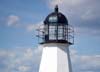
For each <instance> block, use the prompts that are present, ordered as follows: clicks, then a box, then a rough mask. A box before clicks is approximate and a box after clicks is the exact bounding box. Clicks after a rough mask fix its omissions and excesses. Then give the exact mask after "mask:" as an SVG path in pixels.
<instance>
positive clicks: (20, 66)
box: [0, 47, 100, 72]
mask: <svg viewBox="0 0 100 72" xmlns="http://www.w3.org/2000/svg"><path fill="white" fill-rule="evenodd" d="M41 55H42V48H41V47H37V48H23V47H17V48H14V49H12V50H0V71H3V72H38V70H39V64H40V60H41ZM70 56H71V60H72V67H73V72H76V71H77V72H99V71H100V55H79V54H78V52H77V50H75V49H74V48H70Z"/></svg>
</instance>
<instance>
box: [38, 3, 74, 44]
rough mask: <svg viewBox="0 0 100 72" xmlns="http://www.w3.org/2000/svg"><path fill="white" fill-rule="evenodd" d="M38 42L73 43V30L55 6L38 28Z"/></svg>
mask: <svg viewBox="0 0 100 72" xmlns="http://www.w3.org/2000/svg"><path fill="white" fill-rule="evenodd" d="M37 31H38V35H37V36H38V37H39V40H40V44H44V43H68V44H73V43H74V39H73V38H74V35H73V33H74V30H73V28H72V27H71V26H70V25H69V24H68V20H67V18H66V17H65V16H64V15H63V14H62V13H60V12H59V9H58V6H57V5H56V6H55V9H54V12H52V13H50V14H49V15H48V16H47V17H46V19H45V20H44V24H42V26H40V27H39V28H38V29H37Z"/></svg>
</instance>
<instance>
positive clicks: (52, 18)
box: [44, 6, 68, 24]
mask: <svg viewBox="0 0 100 72" xmlns="http://www.w3.org/2000/svg"><path fill="white" fill-rule="evenodd" d="M50 23H59V24H68V20H67V18H66V17H65V16H64V15H63V14H62V13H60V12H58V6H56V7H55V12H52V13H50V14H49V15H48V16H47V17H46V19H45V21H44V24H50Z"/></svg>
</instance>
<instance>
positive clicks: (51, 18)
mask: <svg viewBox="0 0 100 72" xmlns="http://www.w3.org/2000/svg"><path fill="white" fill-rule="evenodd" d="M49 22H57V16H51V17H50V18H49Z"/></svg>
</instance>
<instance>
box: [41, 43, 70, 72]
mask: <svg viewBox="0 0 100 72" xmlns="http://www.w3.org/2000/svg"><path fill="white" fill-rule="evenodd" d="M68 47H69V45H67V44H58V43H52V44H43V45H42V48H43V53H42V58H41V63H40V69H39V72H71V64H70V57H69V49H68Z"/></svg>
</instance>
